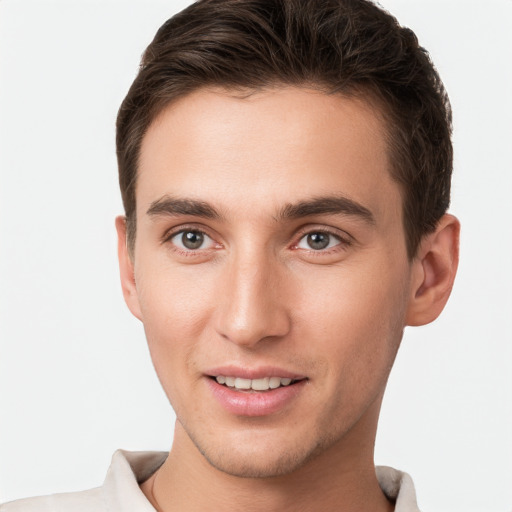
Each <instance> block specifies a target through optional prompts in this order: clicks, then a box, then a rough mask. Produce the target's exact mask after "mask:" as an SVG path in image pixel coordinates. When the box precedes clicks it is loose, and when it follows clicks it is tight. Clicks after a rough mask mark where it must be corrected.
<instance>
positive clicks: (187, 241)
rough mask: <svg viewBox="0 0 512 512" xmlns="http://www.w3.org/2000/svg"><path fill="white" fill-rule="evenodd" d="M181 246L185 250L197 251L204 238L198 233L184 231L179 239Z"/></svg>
mask: <svg viewBox="0 0 512 512" xmlns="http://www.w3.org/2000/svg"><path fill="white" fill-rule="evenodd" d="M181 241H182V242H183V245H184V246H185V247H186V248H187V249H198V248H199V247H201V245H202V244H203V241H204V236H203V234H202V233H199V232H198V231H186V232H185V233H183V235H182V237H181Z"/></svg>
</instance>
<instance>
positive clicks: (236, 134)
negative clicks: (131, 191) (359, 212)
mask: <svg viewBox="0 0 512 512" xmlns="http://www.w3.org/2000/svg"><path fill="white" fill-rule="evenodd" d="M385 134H386V132H385V126H384V123H383V121H382V118H381V115H380V112H378V111H377V110H375V107H374V106H373V104H372V103H370V102H366V101H364V100H362V99H359V98H355V97H350V98H348V97H345V96H341V95H327V94H325V93H322V92H319V91H317V90H311V89H303V88H295V87H282V88H277V89H264V90H262V91H258V92H254V93H252V94H249V95H247V94H245V95H242V94H240V93H238V94H236V93H234V92H233V91H226V90H222V89H200V90H197V91H195V92H193V93H191V94H189V95H188V96H186V97H183V98H181V99H179V100H177V101H176V102H174V103H172V104H171V105H170V106H168V107H167V108H166V109H164V110H163V111H162V112H161V113H160V115H159V116H158V117H157V118H156V119H155V120H154V122H153V123H152V124H151V126H150V128H149V130H148V132H147V134H146V135H145V137H144V139H143V143H142V147H141V155H140V162H139V163H140V165H139V176H138V183H137V207H138V210H142V212H140V213H143V212H145V211H146V209H147V206H148V205H149V204H150V203H151V202H152V201H154V200H155V199H158V197H161V196H162V195H165V194H171V195H179V196H184V197H190V196H193V197H197V198H199V199H207V200H209V201H210V200H211V201H213V202H219V204H220V205H221V206H222V204H223V203H224V206H225V207H226V208H227V209H229V207H230V204H229V203H230V201H231V202H233V201H236V200H237V199H239V200H241V199H243V201H242V203H243V206H244V207H245V208H246V209H252V210H254V209H255V208H256V209H258V208H266V207H267V206H268V207H269V208H271V207H275V208H278V207H279V206H280V204H282V203H283V201H284V200H287V201H288V202H293V201H295V200H301V199H303V197H305V196H307V195H310V196H314V195H317V196H318V195H329V194H333V193H337V194H343V195H345V196H348V197H350V198H352V199H354V200H358V201H360V202H363V204H364V203H366V204H368V205H371V206H373V208H374V209H377V213H378V210H379V209H380V208H381V207H383V206H385V205H384V204H383V202H382V194H383V193H384V194H387V196H388V199H389V200H393V198H396V199H397V201H398V203H400V197H399V191H398V185H397V184H396V183H394V182H393V181H392V180H391V177H390V173H389V168H390V167H389V158H388V148H387V143H386V136H385ZM228 199H229V200H228ZM391 202H392V203H393V201H391ZM238 206H240V201H239V203H238Z"/></svg>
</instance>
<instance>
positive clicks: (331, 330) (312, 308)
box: [298, 265, 408, 386]
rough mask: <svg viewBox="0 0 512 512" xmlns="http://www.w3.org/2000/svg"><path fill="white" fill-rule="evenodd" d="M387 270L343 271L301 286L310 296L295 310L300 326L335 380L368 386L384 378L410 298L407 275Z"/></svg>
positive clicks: (395, 348)
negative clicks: (322, 356) (306, 331)
mask: <svg viewBox="0 0 512 512" xmlns="http://www.w3.org/2000/svg"><path fill="white" fill-rule="evenodd" d="M388 268H390V269H391V270H394V271H391V270H389V271H387V272H384V271H383V269H382V268H379V267H376V268H374V269H368V268H366V269H362V270H361V269H358V268H343V269H340V270H339V272H337V273H330V274H329V275H325V277H323V276H319V275H316V276H313V278H312V279H311V286H310V287H305V289H306V290H310V292H309V293H305V294H304V295H303V297H302V300H301V302H300V304H299V305H298V309H299V310H300V311H301V313H300V318H299V322H300V323H301V324H302V326H303V330H308V331H309V336H308V338H310V339H312V343H314V345H315V351H316V352H317V353H319V354H326V355H327V356H328V358H329V369H330V370H329V371H330V372H331V373H332V375H331V378H332V380H333V381H334V380H337V379H343V380H346V381H347V382H348V381H350V382H351V383H355V384H357V385H360V386H366V385H371V382H370V381H373V380H378V379H382V378H386V377H387V373H388V372H389V369H390V367H391V364H392V362H393V360H394V357H395V355H396V351H397V350H398V346H399V344H400V341H401V337H402V333H403V326H404V321H405V311H406V304H407V300H406V299H407V296H408V294H407V286H406V282H405V280H404V275H405V274H404V273H403V272H399V271H398V270H396V269H394V267H392V266H390V265H389V266H388ZM402 270H403V269H402ZM326 274H327V273H326ZM319 290H321V291H322V293H319Z"/></svg>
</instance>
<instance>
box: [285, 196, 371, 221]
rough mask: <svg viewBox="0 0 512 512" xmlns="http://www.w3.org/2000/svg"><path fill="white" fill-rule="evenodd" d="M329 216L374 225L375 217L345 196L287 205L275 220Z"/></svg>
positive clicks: (317, 198)
mask: <svg viewBox="0 0 512 512" xmlns="http://www.w3.org/2000/svg"><path fill="white" fill-rule="evenodd" d="M329 214H331V215H332V214H335V215H348V216H353V217H359V218H361V219H362V220H364V221H365V222H366V223H368V224H375V217H374V216H373V213H372V212H371V211H370V210H369V209H368V208H366V207H365V206H363V205H362V204H359V203H358V202H356V201H354V200H353V199H349V198H348V197H345V196H327V197H316V198H313V199H311V200H307V201H300V202H298V203H295V204H287V205H286V206H284V208H282V209H281V211H280V212H279V215H278V217H277V219H276V220H280V219H297V218H300V217H309V216H312V215H329Z"/></svg>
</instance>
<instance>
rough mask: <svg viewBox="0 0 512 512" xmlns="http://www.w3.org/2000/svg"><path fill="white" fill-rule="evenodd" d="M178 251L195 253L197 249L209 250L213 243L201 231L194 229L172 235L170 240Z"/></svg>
mask: <svg viewBox="0 0 512 512" xmlns="http://www.w3.org/2000/svg"><path fill="white" fill-rule="evenodd" d="M169 240H170V242H171V243H173V244H174V245H175V246H176V247H178V248H179V249H182V250H184V251H197V250H199V249H210V248H212V247H213V245H214V243H215V242H214V241H213V240H212V239H211V238H210V237H209V236H208V235H207V234H206V233H203V232H202V231H197V230H195V229H186V230H182V231H179V232H178V233H176V234H174V235H173V236H172V237H171V238H170V239H169Z"/></svg>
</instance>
